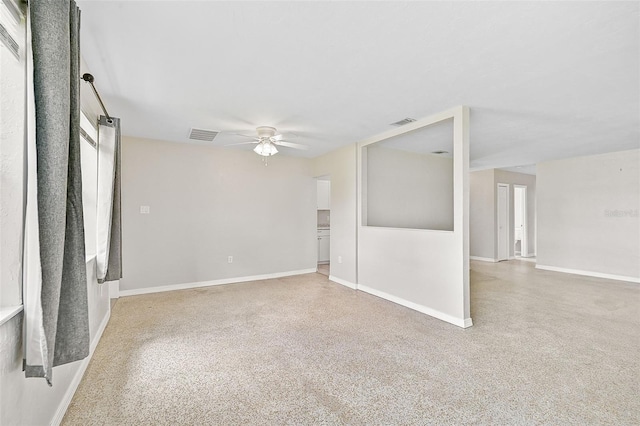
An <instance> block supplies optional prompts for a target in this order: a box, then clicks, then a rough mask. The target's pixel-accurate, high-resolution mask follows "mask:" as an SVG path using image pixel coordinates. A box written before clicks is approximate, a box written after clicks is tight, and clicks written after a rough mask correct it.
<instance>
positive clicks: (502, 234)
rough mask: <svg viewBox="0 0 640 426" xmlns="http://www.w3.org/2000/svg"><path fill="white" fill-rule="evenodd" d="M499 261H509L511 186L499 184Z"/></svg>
mask: <svg viewBox="0 0 640 426" xmlns="http://www.w3.org/2000/svg"><path fill="white" fill-rule="evenodd" d="M497 213H498V229H497V232H498V236H497V240H498V261H500V260H509V185H506V184H502V183H499V184H498V205H497Z"/></svg>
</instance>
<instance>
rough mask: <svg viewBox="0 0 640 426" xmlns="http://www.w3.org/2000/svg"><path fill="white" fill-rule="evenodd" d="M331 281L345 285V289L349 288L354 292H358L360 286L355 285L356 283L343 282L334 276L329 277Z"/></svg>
mask: <svg viewBox="0 0 640 426" xmlns="http://www.w3.org/2000/svg"><path fill="white" fill-rule="evenodd" d="M329 281H333V282H334V283H337V284H341V285H343V286H345V287H349V288H351V289H353V290H357V289H358V284H354V283H352V282H350V281H347V280H343V279H342V278H338V277H335V276H333V275H329Z"/></svg>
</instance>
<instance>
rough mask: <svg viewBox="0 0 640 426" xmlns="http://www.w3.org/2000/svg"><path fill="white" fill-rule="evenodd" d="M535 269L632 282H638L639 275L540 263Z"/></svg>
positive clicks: (639, 282) (639, 280)
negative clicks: (605, 272)
mask: <svg viewBox="0 0 640 426" xmlns="http://www.w3.org/2000/svg"><path fill="white" fill-rule="evenodd" d="M536 269H542V270H545V271H553V272H563V273H565V274H575V275H584V276H587V277H595V278H605V279H608V280H616V281H629V282H632V283H638V284H640V278H639V277H627V276H624V275H613V274H603V273H601V272H592V271H583V270H581V269H569V268H558V267H557V266H547V265H540V264H537V265H536Z"/></svg>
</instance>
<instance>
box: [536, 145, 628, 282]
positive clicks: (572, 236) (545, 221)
mask: <svg viewBox="0 0 640 426" xmlns="http://www.w3.org/2000/svg"><path fill="white" fill-rule="evenodd" d="M537 169H538V265H542V266H551V267H557V268H565V269H575V270H580V271H589V272H596V273H602V274H611V275H618V276H622V277H629V278H634V279H636V280H638V279H640V238H639V237H638V235H640V217H639V213H638V210H639V209H640V150H632V151H623V152H614V153H610V154H602V155H594V156H589V157H580V158H571V159H568V160H558V161H549V162H546V163H541V164H538V167H537Z"/></svg>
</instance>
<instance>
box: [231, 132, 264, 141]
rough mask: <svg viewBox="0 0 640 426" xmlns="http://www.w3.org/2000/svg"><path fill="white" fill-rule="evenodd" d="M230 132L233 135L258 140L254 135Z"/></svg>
mask: <svg viewBox="0 0 640 426" xmlns="http://www.w3.org/2000/svg"><path fill="white" fill-rule="evenodd" d="M231 134H232V135H235V136H242V137H243V138H249V139H253V140H256V141H259V140H260V139H259V138H256V137H255V136H249V135H243V134H242V133H231Z"/></svg>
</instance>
